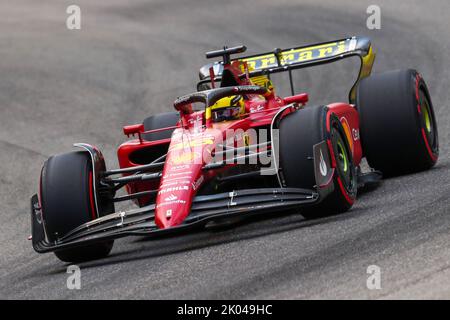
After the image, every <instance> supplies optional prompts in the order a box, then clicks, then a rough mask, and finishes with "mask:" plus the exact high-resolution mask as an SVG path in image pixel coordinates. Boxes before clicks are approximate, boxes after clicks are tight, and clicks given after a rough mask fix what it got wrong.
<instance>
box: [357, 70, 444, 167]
mask: <svg viewBox="0 0 450 320" xmlns="http://www.w3.org/2000/svg"><path fill="white" fill-rule="evenodd" d="M356 105H357V109H358V113H359V116H360V126H361V131H360V132H361V143H362V146H363V152H364V155H365V157H366V158H367V161H368V163H369V165H370V166H371V167H373V168H375V169H377V170H380V171H381V172H382V173H383V175H384V176H393V175H399V174H406V173H411V172H417V171H421V170H426V169H429V168H431V167H432V166H433V165H434V164H435V163H436V161H437V159H438V155H439V141H438V129H437V125H436V118H435V115H434V110H433V104H432V102H431V97H430V93H429V92H428V88H427V85H426V83H425V81H424V80H423V78H422V77H421V76H420V74H419V73H418V72H417V71H416V70H411V69H409V70H396V71H389V72H385V73H381V74H376V75H372V76H370V77H368V78H365V79H363V80H362V81H361V83H360V84H359V86H358V91H357V101H356Z"/></svg>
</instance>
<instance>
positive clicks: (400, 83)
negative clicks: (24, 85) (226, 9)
mask: <svg viewBox="0 0 450 320" xmlns="http://www.w3.org/2000/svg"><path fill="white" fill-rule="evenodd" d="M245 50H246V47H245V46H238V47H233V48H227V47H224V48H223V49H221V50H217V51H212V52H208V53H207V54H206V57H207V58H221V59H220V60H221V61H216V62H213V63H210V64H207V65H205V66H204V67H202V68H201V69H200V81H199V82H198V85H197V92H194V93H191V94H188V95H185V96H181V97H179V98H177V99H176V100H175V102H174V107H175V111H174V112H168V113H163V114H156V115H151V116H149V117H148V118H146V119H145V120H144V121H143V123H142V124H135V125H129V126H125V127H124V128H123V131H124V134H125V135H127V136H134V138H133V139H132V140H130V141H126V142H125V143H123V144H122V145H120V146H119V148H118V150H117V153H118V160H119V166H120V168H119V169H114V170H107V168H106V166H105V161H104V158H103V156H102V153H101V152H100V151H99V150H98V149H97V148H96V147H94V146H91V145H89V144H85V143H77V144H75V145H74V146H75V147H78V148H79V151H72V152H68V153H63V154H58V155H54V156H52V157H50V158H49V159H48V160H47V161H46V162H45V163H44V165H43V168H42V171H41V176H40V184H39V191H38V193H37V194H35V195H33V196H32V198H31V226H32V236H31V240H32V243H33V248H34V250H35V251H37V252H39V253H44V252H51V251H53V252H54V253H55V254H56V256H57V257H58V258H59V259H60V260H62V261H67V262H77V261H85V260H91V259H97V258H101V257H104V256H107V255H108V254H109V252H110V251H111V249H112V246H113V241H114V239H117V238H120V237H124V236H130V235H135V236H146V237H160V236H165V235H172V234H176V233H179V232H183V231H190V230H193V229H197V228H202V227H205V226H206V225H208V224H213V225H214V223H216V224H218V225H220V224H221V223H226V222H227V221H233V219H234V220H236V219H240V218H245V217H248V216H251V215H254V214H264V213H268V212H293V213H294V212H295V213H300V214H302V215H303V216H305V217H306V218H316V217H320V216H324V215H331V214H337V213H343V212H345V211H347V210H349V209H350V208H351V207H352V205H353V203H354V202H355V199H356V195H357V191H358V188H361V187H363V186H365V185H366V186H367V185H368V184H373V183H377V182H378V181H379V180H380V179H381V177H382V175H383V176H392V175H399V174H406V173H411V172H417V171H421V170H426V169H429V168H431V167H432V166H433V165H434V164H435V163H436V161H437V158H438V132H437V126H436V120H435V115H434V112H433V105H432V103H431V99H430V94H429V92H428V89H427V86H426V84H425V81H424V80H423V78H422V77H421V75H420V74H419V73H418V72H417V71H415V70H411V69H409V70H398V71H389V72H386V73H382V74H376V75H370V74H371V70H372V66H373V62H374V59H375V54H374V51H373V49H372V45H371V42H370V40H369V39H368V38H359V37H352V38H346V39H341V40H337V41H333V42H326V43H320V44H314V45H311V46H302V47H296V48H291V49H285V50H282V49H275V50H274V51H272V52H267V53H263V54H258V55H252V56H245V57H242V56H241V57H237V58H236V57H234V56H233V57H232V55H235V54H238V53H243V52H244V51H245ZM353 56H356V57H359V58H360V59H359V60H360V62H361V67H360V69H359V74H358V77H357V80H356V82H355V84H354V85H353V87H352V88H351V90H350V93H349V102H348V103H347V102H337V103H330V104H328V105H317V106H306V104H307V102H308V95H307V94H306V93H300V94H296V93H295V91H294V89H295V88H294V85H293V81H292V74H291V72H292V70H295V69H300V68H305V67H310V66H314V65H319V64H325V63H330V62H333V61H336V60H340V59H344V58H347V57H353ZM218 60H219V59H218ZM280 72H287V73H288V74H289V78H290V80H291V81H290V85H291V95H290V96H287V97H280V96H278V95H277V93H276V90H275V88H274V85H273V83H272V81H271V75H272V74H274V73H280ZM363 158H366V160H367V164H368V165H369V166H370V168H367V167H368V166H367V165H366V166H365V167H366V169H365V170H362V169H361V168H362V166H361V160H362V159H363ZM120 189H124V190H125V192H124V191H123V190H121V191H119V190H120ZM118 191H119V192H118ZM128 200H130V201H132V202H134V204H135V205H136V206H135V208H134V209H130V210H127V211H123V210H116V209H115V204H116V203H118V202H123V201H128Z"/></svg>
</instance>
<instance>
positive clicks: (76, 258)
mask: <svg viewBox="0 0 450 320" xmlns="http://www.w3.org/2000/svg"><path fill="white" fill-rule="evenodd" d="M93 193H94V190H93V172H92V161H91V158H90V155H89V153H88V152H86V151H76V152H69V153H65V154H60V155H55V156H52V157H50V158H49V159H48V160H47V161H46V162H45V164H44V166H43V168H42V174H41V191H40V197H41V204H42V216H43V220H44V225H45V230H46V234H47V237H48V240H49V241H50V242H53V241H57V240H59V239H61V238H62V237H64V236H65V235H67V233H68V232H70V231H71V230H73V229H75V228H76V227H78V226H80V225H82V224H83V223H86V222H88V221H91V220H93V219H96V218H97V217H98V215H104V214H107V213H112V212H113V211H114V206H113V205H111V204H108V205H106V206H103V207H100V208H99V209H100V210H102V212H101V213H100V214H99V213H98V212H97V211H96V206H95V203H94V194H93ZM106 211H108V212H106ZM112 247H113V241H106V242H102V243H96V244H91V245H88V246H80V247H76V248H70V249H63V250H59V251H56V252H55V255H56V256H57V257H58V258H59V259H60V260H62V261H64V262H80V261H87V260H94V259H98V258H102V257H105V256H107V255H108V254H109V253H110V251H111V249H112Z"/></svg>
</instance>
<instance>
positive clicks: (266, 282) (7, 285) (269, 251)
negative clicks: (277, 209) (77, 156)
mask: <svg viewBox="0 0 450 320" xmlns="http://www.w3.org/2000/svg"><path fill="white" fill-rule="evenodd" d="M374 2H375V3H376V4H379V5H380V7H381V10H382V12H381V13H382V21H381V30H373V31H371V30H368V29H367V28H366V18H367V14H366V8H367V6H368V5H369V4H372V3H374ZM71 3H72V1H21V0H18V1H14V2H12V1H4V0H3V1H1V2H0V30H1V31H0V150H1V151H0V226H1V227H0V228H1V229H0V230H1V232H0V298H2V299H5V298H6V299H11V298H20V299H22V298H24V299H29V298H37V299H66V298H67V299H73V298H77V299H95V298H100V299H103V298H111V299H117V298H131V299H134V298H147V299H160V298H183V299H196V298H212V299H222V298H230V299H231V298H238V299H240V298H243V299H248V298H275V299H279V298H280V299H284V298H286V299H298V298H301V299H303V298H305V299H318V298H325V299H337V298H349V299H358V298H360V299H390V298H402V299H403V298H406V299H408V298H450V250H449V240H450V178H449V177H450V174H449V156H450V155H449V149H448V142H449V134H450V126H449V124H450V122H449V113H448V110H447V106H448V104H449V101H450V95H449V89H448V85H449V83H450V81H449V80H450V79H449V77H450V72H449V71H450V62H449V58H448V52H449V49H450V39H449V36H448V30H450V25H449V19H448V17H449V13H450V3H449V2H448V1H432V2H424V1H401V2H400V1H395V2H394V1H379V0H377V1H372V0H370V1H358V2H356V1H350V0H346V1H329V0H327V1H313V0H307V1H293V0H289V1H288V0H281V1H268V0H263V1H256V0H255V1H250V0H246V1H206V0H200V1H186V0H178V1H167V0H157V1H120V0H108V1H106V0H103V1H95V4H94V1H81V0H80V1H77V4H79V5H80V7H81V10H82V29H81V30H78V31H69V30H67V29H66V27H65V19H66V16H67V15H66V13H65V10H66V7H67V6H68V5H69V4H71ZM349 35H367V36H369V37H371V38H372V40H373V43H374V46H375V48H376V49H377V54H378V55H377V60H376V63H375V67H374V72H382V71H385V70H389V69H397V68H409V67H412V68H417V69H418V70H419V71H420V72H421V73H422V74H423V76H424V78H425V79H426V81H427V82H428V85H429V88H430V91H431V94H432V98H433V102H434V105H435V110H436V114H437V117H438V125H439V134H440V146H441V153H440V159H439V162H438V165H437V166H436V167H435V168H434V169H432V170H431V171H428V172H423V173H419V174H414V175H409V176H402V177H397V178H393V179H389V180H385V181H384V182H383V184H382V185H381V186H380V187H379V188H378V189H376V190H374V191H373V192H370V193H365V194H362V195H361V196H360V197H359V201H358V202H357V204H356V205H355V206H354V207H353V209H352V210H351V211H350V212H349V213H347V214H344V215H340V216H336V217H330V218H326V219H321V220H313V221H305V220H304V219H303V218H302V216H301V215H292V216H280V217H270V218H268V219H262V220H255V221H251V222H249V223H245V224H241V225H238V226H236V227H235V228H232V229H229V230H223V231H217V232H211V231H205V232H200V233H197V234H191V235H187V236H183V237H177V238H170V239H164V240H157V241H142V240H141V239H135V238H127V239H122V240H118V241H116V243H115V247H114V249H113V251H112V254H111V256H110V257H108V258H106V259H102V260H98V261H93V262H89V263H83V264H81V265H80V267H81V273H82V275H81V285H82V287H81V289H80V290H68V289H67V287H66V279H67V276H68V275H67V274H66V268H67V265H66V264H64V263H62V262H60V261H59V260H57V258H56V257H55V256H54V255H53V254H45V255H39V254H37V253H35V252H34V251H33V250H32V248H31V243H30V242H29V241H27V236H28V235H29V232H30V223H29V220H30V218H29V212H28V206H29V198H30V196H31V195H32V194H33V193H34V192H35V191H36V190H37V183H38V176H39V171H40V168H41V166H42V163H43V161H44V160H45V159H46V158H47V157H48V156H50V155H52V154H55V153H60V152H65V151H68V150H71V149H72V148H71V145H72V143H73V142H80V141H82V142H89V143H92V144H94V145H97V146H98V147H99V148H100V149H101V150H102V151H103V153H104V154H105V156H106V158H107V165H108V167H110V168H112V167H116V166H117V160H116V157H115V150H116V147H117V146H118V145H119V144H120V143H121V142H123V141H125V137H124V136H123V135H122V133H121V127H122V126H123V125H125V124H131V123H138V122H141V121H142V120H143V119H144V117H146V116H148V115H150V114H153V113H156V112H161V111H166V110H171V109H172V101H173V100H174V99H175V98H176V97H177V96H179V95H182V94H185V93H188V92H191V91H193V90H194V86H195V82H196V80H197V71H198V68H199V67H200V66H201V65H202V64H203V63H205V62H206V60H205V58H204V52H205V51H208V50H210V49H216V48H220V46H222V45H224V44H227V45H237V44H245V45H247V46H248V48H249V53H257V52H260V51H266V50H272V49H273V48H274V47H292V46H296V45H300V44H307V43H312V42H321V41H327V40H333V39H337V38H341V37H346V36H349ZM316 73H317V76H316ZM348 75H349V71H348V69H347V67H346V64H337V65H336V66H335V67H333V68H332V72H331V71H330V73H325V74H322V75H320V74H319V73H318V72H317V71H316V69H312V70H311V71H306V72H304V73H303V74H302V76H298V77H297V76H296V77H297V79H298V80H300V83H301V85H302V86H303V85H304V87H308V86H309V87H310V88H311V89H308V90H309V91H310V94H311V99H312V100H313V101H315V102H317V103H327V102H332V101H334V100H345V98H346V94H347V91H345V88H342V86H340V84H341V83H340V82H341V81H340V77H344V76H348ZM333 80H334V81H335V82H333ZM336 80H337V82H336ZM301 88H303V87H299V89H298V90H299V91H300V90H301ZM369 265H378V266H379V267H380V268H381V271H382V274H381V275H382V278H381V279H382V282H381V286H382V288H381V289H380V290H368V289H367V287H366V280H367V277H368V275H367V273H366V271H367V267H368V266H369Z"/></svg>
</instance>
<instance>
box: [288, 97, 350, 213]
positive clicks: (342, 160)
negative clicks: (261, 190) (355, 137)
mask: <svg viewBox="0 0 450 320" xmlns="http://www.w3.org/2000/svg"><path fill="white" fill-rule="evenodd" d="M327 123H328V124H329V125H328V126H327ZM322 141H327V142H328V146H329V147H330V146H331V150H330V156H331V157H332V159H331V160H332V161H331V163H332V164H334V165H333V167H334V169H335V172H334V176H333V182H332V183H333V184H334V190H333V191H332V192H331V194H329V195H328V196H327V197H326V198H325V199H323V200H322V201H321V202H320V203H319V204H317V205H314V206H312V207H310V208H305V209H304V210H303V211H301V213H302V215H303V216H305V217H306V218H317V217H322V216H327V215H332V214H338V213H343V212H345V211H348V210H349V209H350V208H351V207H352V205H353V203H354V200H355V198H356V190H357V182H356V169H355V166H354V163H353V158H352V154H351V151H350V147H349V144H348V141H347V139H346V135H345V132H344V129H343V127H342V125H341V123H340V121H339V119H338V118H337V117H336V116H335V115H334V114H333V113H332V112H330V111H329V110H328V108H327V107H325V106H314V107H306V108H305V109H301V110H298V111H295V112H293V113H290V114H288V115H287V116H286V117H285V118H283V119H282V121H281V123H280V167H281V169H282V172H283V176H284V179H285V182H286V186H287V187H291V188H305V189H310V190H313V189H315V186H316V180H315V175H314V161H313V146H314V145H316V144H318V143H320V142H322Z"/></svg>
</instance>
